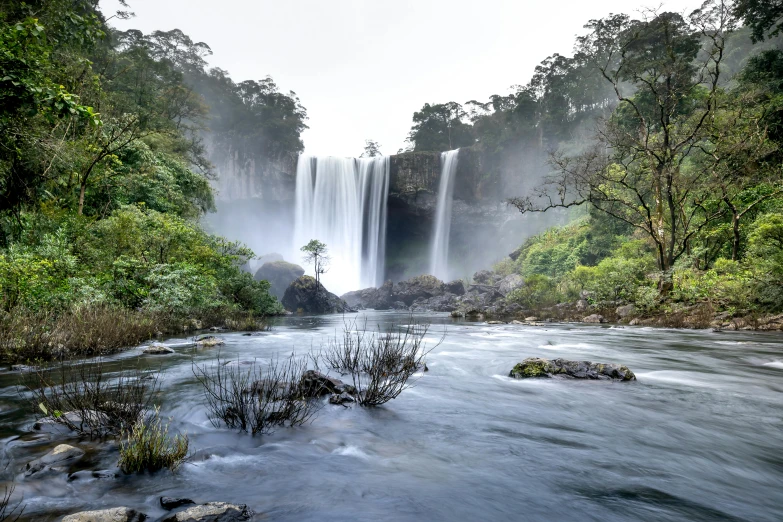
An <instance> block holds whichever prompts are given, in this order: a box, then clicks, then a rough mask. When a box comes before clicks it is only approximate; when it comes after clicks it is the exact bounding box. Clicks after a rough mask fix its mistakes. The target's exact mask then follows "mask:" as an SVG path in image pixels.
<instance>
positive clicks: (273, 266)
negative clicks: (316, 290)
mask: <svg viewBox="0 0 783 522" xmlns="http://www.w3.org/2000/svg"><path fill="white" fill-rule="evenodd" d="M304 273H305V271H304V268H302V267H301V266H299V265H295V264H293V263H287V262H285V261H283V260H282V259H281V260H279V261H271V262H268V263H264V264H263V265H262V266H261V268H259V269H258V271H257V272H256V275H255V280H256V281H261V280H266V281H269V293H271V294H272V295H273V296H275V297H277V298H278V299H282V298H283V295H285V289H286V288H288V285H290V284H291V283H293V282H294V281H296V280H297V279H298V278H300V277H302V276H303V275H304Z"/></svg>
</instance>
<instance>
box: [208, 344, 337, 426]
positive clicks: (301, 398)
mask: <svg viewBox="0 0 783 522" xmlns="http://www.w3.org/2000/svg"><path fill="white" fill-rule="evenodd" d="M305 369H306V365H305V359H302V358H297V357H294V356H293V355H291V356H290V357H288V358H287V359H283V360H280V359H272V360H271V361H270V362H269V363H268V364H266V365H262V364H259V363H258V361H253V362H252V363H251V364H249V365H242V364H240V363H239V362H237V364H232V363H231V362H228V363H227V362H224V361H221V359H220V357H219V356H218V358H217V359H216V361H215V362H214V363H212V364H211V365H209V366H207V365H204V366H197V365H195V364H194V365H193V374H194V375H195V376H196V378H197V379H198V380H199V382H201V384H202V385H203V386H204V397H205V399H206V402H207V408H208V410H209V418H210V421H211V422H212V424H213V425H214V426H215V427H220V426H221V425H225V426H227V427H228V428H232V429H238V430H239V431H244V432H248V433H251V434H253V435H256V434H264V433H270V432H271V431H273V430H274V429H275V428H276V427H280V426H289V427H291V426H299V425H302V424H305V423H307V422H309V421H310V420H312V418H313V417H314V416H315V414H316V413H317V411H318V410H319V409H320V407H321V406H322V404H321V402H320V401H316V400H312V397H316V396H318V395H320V394H319V393H313V390H310V389H308V390H306V389H305V387H304V386H303V384H302V374H303V373H304V371H305Z"/></svg>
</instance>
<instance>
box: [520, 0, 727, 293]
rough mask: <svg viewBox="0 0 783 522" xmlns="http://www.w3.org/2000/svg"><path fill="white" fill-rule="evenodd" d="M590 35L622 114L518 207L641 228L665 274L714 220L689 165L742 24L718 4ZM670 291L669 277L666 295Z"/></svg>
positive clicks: (625, 21)
mask: <svg viewBox="0 0 783 522" xmlns="http://www.w3.org/2000/svg"><path fill="white" fill-rule="evenodd" d="M587 27H588V28H589V29H590V30H591V32H590V33H589V34H588V35H587V36H585V37H583V38H580V39H579V41H578V42H579V45H580V51H581V52H583V53H584V54H585V55H586V56H590V57H591V60H592V61H593V63H595V66H596V67H597V68H598V71H599V72H600V74H601V76H602V77H603V78H604V79H605V80H606V81H607V82H608V83H609V84H610V85H611V87H612V89H613V90H614V92H615V96H616V99H617V102H618V106H617V109H616V110H615V111H614V113H613V114H612V116H611V118H610V119H609V120H608V121H606V122H605V124H604V125H602V127H601V128H600V130H599V131H598V132H597V134H596V135H595V136H594V142H593V145H592V146H591V147H590V148H589V149H588V150H587V151H586V152H583V153H582V154H579V155H575V156H566V155H564V154H562V153H559V154H554V155H553V158H552V161H553V164H554V165H555V166H556V167H557V170H558V172H557V173H556V174H554V175H552V176H550V177H549V178H548V179H547V180H546V182H545V183H544V184H543V186H542V187H541V188H540V189H539V190H538V191H537V192H536V193H535V194H534V195H533V196H528V197H524V198H517V199H513V200H512V203H513V204H514V205H515V206H516V207H517V208H518V209H519V210H520V211H522V212H531V211H538V212H541V211H546V210H547V209H550V208H556V207H570V206H573V205H580V204H583V203H590V204H592V205H593V206H595V207H596V208H597V209H599V210H601V211H603V212H605V213H607V214H609V215H611V216H614V217H615V218H617V219H620V220H622V221H625V222H626V223H628V224H630V225H632V226H634V227H636V228H637V229H640V230H642V231H643V232H644V233H645V234H646V235H647V236H648V237H649V238H650V239H651V240H652V242H653V244H654V245H655V249H656V253H657V259H658V267H659V268H660V270H661V271H662V272H663V273H664V274H667V273H668V272H669V270H670V269H671V268H672V266H673V265H674V263H675V261H677V259H678V258H679V257H680V256H682V254H684V253H685V252H687V251H688V248H689V245H690V242H691V240H692V239H693V237H694V235H695V234H696V233H698V231H699V230H701V228H703V227H704V226H705V224H706V223H708V222H709V221H710V220H711V219H714V218H715V217H716V216H715V213H711V212H709V211H708V210H707V209H705V208H704V207H703V205H702V204H701V203H700V201H699V200H698V198H697V197H695V196H696V195H697V190H696V189H698V188H699V187H700V186H701V184H702V183H703V180H704V177H705V174H704V173H702V172H694V171H692V170H689V169H685V168H683V165H684V163H685V162H686V160H687V159H688V158H689V157H690V156H691V155H692V153H693V151H694V150H695V148H696V147H697V145H698V144H699V143H700V142H701V141H702V140H704V139H705V137H706V136H707V135H708V134H709V125H710V123H711V121H712V117H713V115H714V114H715V111H716V108H717V102H718V97H719V93H720V90H721V88H720V84H719V82H720V79H721V62H722V60H723V56H724V50H725V41H726V37H727V34H728V33H729V32H730V31H731V30H732V29H733V28H734V19H733V18H732V16H731V13H730V10H729V7H728V6H727V5H726V4H725V3H724V2H723V1H721V0H715V1H714V2H713V1H708V2H707V3H705V4H704V5H703V7H702V9H700V10H697V11H695V12H694V13H693V14H692V15H691V17H690V19H689V20H685V19H683V18H682V17H681V16H680V15H678V14H676V13H668V12H664V13H657V12H654V11H652V12H649V13H648V14H647V16H645V17H644V18H642V19H641V20H631V19H630V18H629V17H627V16H625V15H615V16H611V17H609V18H606V19H602V20H595V21H592V22H590V24H588V26H587ZM702 43H703V45H702ZM670 289H671V282H670V281H669V280H668V279H667V278H666V277H664V279H663V280H662V283H661V291H662V292H663V293H666V292H668V291H669V290H670Z"/></svg>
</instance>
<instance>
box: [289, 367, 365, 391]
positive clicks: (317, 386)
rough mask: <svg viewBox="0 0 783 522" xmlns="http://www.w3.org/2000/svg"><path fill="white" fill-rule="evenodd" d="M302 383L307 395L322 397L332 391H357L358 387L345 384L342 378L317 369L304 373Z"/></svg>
mask: <svg viewBox="0 0 783 522" xmlns="http://www.w3.org/2000/svg"><path fill="white" fill-rule="evenodd" d="M301 385H302V390H303V393H304V394H305V396H307V397H320V396H322V395H328V394H330V393H336V394H341V393H345V392H349V393H356V389H355V388H354V387H353V386H351V385H350V384H345V383H344V382H343V381H341V380H340V379H335V378H334V377H330V376H328V375H325V374H323V373H321V372H317V371H315V370H307V371H306V372H304V373H302V381H301Z"/></svg>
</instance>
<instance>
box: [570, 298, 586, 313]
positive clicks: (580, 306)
mask: <svg viewBox="0 0 783 522" xmlns="http://www.w3.org/2000/svg"><path fill="white" fill-rule="evenodd" d="M589 306H590V303H588V302H587V299H579V300H578V301H577V302H576V304H575V305H574V308H576V311H577V312H584V311H585V310H587V307H589Z"/></svg>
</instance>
